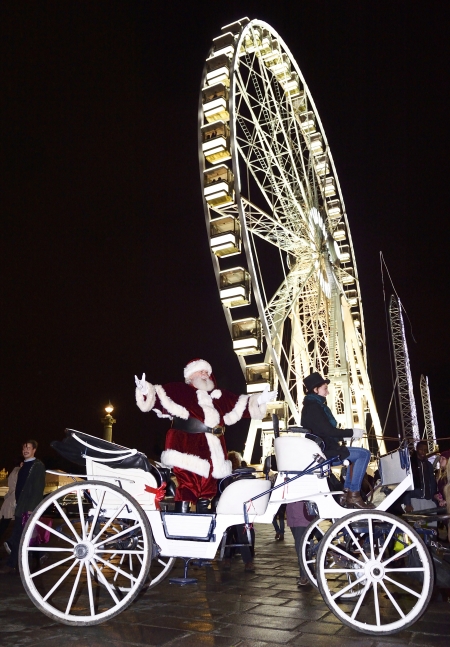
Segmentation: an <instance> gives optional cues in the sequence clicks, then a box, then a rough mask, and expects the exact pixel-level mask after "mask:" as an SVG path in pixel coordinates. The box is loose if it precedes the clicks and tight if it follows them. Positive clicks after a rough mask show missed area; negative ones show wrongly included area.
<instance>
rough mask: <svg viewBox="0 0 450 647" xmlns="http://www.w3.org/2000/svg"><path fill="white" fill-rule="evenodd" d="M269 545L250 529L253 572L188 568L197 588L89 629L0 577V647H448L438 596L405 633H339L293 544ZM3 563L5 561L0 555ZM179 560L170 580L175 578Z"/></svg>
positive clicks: (153, 597)
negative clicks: (49, 612) (304, 576)
mask: <svg viewBox="0 0 450 647" xmlns="http://www.w3.org/2000/svg"><path fill="white" fill-rule="evenodd" d="M286 530H287V533H286V535H285V537H286V539H285V541H284V542H276V541H275V540H274V531H273V529H272V526H269V525H268V526H257V528H256V532H257V535H256V553H257V554H256V559H255V565H256V572H255V573H244V567H243V564H242V561H241V560H240V559H238V558H235V559H233V564H232V569H231V571H223V570H222V566H221V564H220V562H214V563H213V565H212V566H209V567H203V568H197V569H195V568H192V569H190V572H189V574H190V575H191V576H195V577H197V578H198V584H195V585H192V586H188V587H179V586H177V585H174V584H169V581H168V579H167V580H165V581H164V582H162V583H161V584H160V585H159V586H157V587H156V588H155V589H152V590H150V591H147V592H146V593H145V594H144V595H142V597H140V598H138V599H137V600H136V601H135V602H134V603H133V604H132V605H131V607H129V608H128V609H127V610H126V611H124V612H123V613H122V614H120V615H119V616H117V617H116V618H114V619H113V620H111V621H109V622H106V623H105V624H102V625H98V626H95V627H68V626H65V625H62V624H58V623H55V622H53V621H52V620H51V619H50V618H48V617H47V616H45V615H43V614H42V613H41V612H40V611H39V610H38V609H37V608H36V607H35V606H34V605H33V604H32V602H31V601H30V600H29V598H28V596H27V595H26V593H25V592H24V590H23V588H22V584H21V581H20V578H19V577H18V576H15V575H2V576H0V577H1V579H0V645H1V646H3V645H5V646H6V645H8V647H16V646H22V645H23V646H26V647H35V646H36V647H125V646H130V645H133V646H141V647H144V646H145V647H150V646H164V647H169V646H170V647H268V646H269V645H292V646H303V645H304V646H305V647H322V646H323V647H341V646H342V645H345V646H347V645H351V646H355V647H394V646H396V647H400V646H402V645H430V646H431V645H433V646H434V647H441V646H442V647H444V645H445V646H447V645H449V635H450V605H449V604H448V603H447V602H443V601H442V598H441V597H440V595H439V594H438V593H436V594H435V595H434V596H433V599H432V601H431V603H430V605H429V608H428V610H427V611H426V613H425V615H424V616H423V617H422V618H421V619H420V620H419V621H418V622H417V623H416V624H415V625H414V626H413V627H411V628H410V629H408V630H406V631H402V632H400V633H398V634H395V635H394V636H386V637H385V638H384V639H380V638H378V639H375V638H372V637H371V636H366V635H364V634H360V633H358V632H356V631H354V630H351V629H349V628H348V627H345V626H343V625H342V624H341V623H340V622H339V621H338V620H337V618H335V616H334V615H332V614H331V613H330V612H329V611H328V608H327V606H326V605H325V603H324V602H323V600H322V598H321V596H320V594H319V592H318V591H316V590H315V589H313V588H312V587H304V588H302V589H299V588H298V587H297V585H296V578H297V575H298V570H297V564H296V555H295V551H294V544H293V539H292V536H291V534H290V531H289V529H286ZM3 557H4V555H3ZM181 567H182V563H181V561H180V560H178V562H177V565H176V567H175V569H174V570H173V571H172V573H171V574H170V575H171V576H172V577H173V576H174V575H175V576H180V575H181V574H182V568H181Z"/></svg>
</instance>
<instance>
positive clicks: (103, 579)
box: [91, 560, 120, 604]
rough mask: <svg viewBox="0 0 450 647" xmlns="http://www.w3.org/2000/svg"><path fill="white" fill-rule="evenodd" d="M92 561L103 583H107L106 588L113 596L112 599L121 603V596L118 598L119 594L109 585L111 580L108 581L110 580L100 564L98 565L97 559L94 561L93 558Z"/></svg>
mask: <svg viewBox="0 0 450 647" xmlns="http://www.w3.org/2000/svg"><path fill="white" fill-rule="evenodd" d="M91 563H92V565H93V567H94V568H95V570H96V571H97V574H98V577H99V579H100V580H101V582H103V584H104V585H105V588H106V590H107V591H108V593H109V594H110V596H111V597H112V599H113V600H114V602H115V603H116V604H119V603H120V601H119V598H118V597H117V595H116V594H115V593H114V591H113V589H112V588H111V586H110V585H109V582H108V580H107V579H106V577H105V576H104V575H103V573H102V571H101V570H100V569H99V568H98V566H97V564H96V563H95V561H94V560H92V562H91Z"/></svg>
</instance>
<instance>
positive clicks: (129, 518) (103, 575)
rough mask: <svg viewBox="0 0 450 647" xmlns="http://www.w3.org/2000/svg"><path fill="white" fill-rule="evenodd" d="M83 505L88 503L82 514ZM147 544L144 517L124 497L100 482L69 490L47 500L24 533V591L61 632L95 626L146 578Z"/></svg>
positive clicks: (121, 607)
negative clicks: (71, 508)
mask: <svg viewBox="0 0 450 647" xmlns="http://www.w3.org/2000/svg"><path fill="white" fill-rule="evenodd" d="M69 492H70V493H75V494H76V497H77V501H78V511H79V514H78V515H76V518H70V515H69V514H68V513H66V511H65V510H64V508H63V507H62V506H61V501H62V499H63V497H64V496H65V495H66V494H68V493H69ZM86 499H88V500H90V501H92V502H93V505H92V508H91V509H90V511H89V512H88V513H84V512H83V500H86ZM152 543H153V542H152V532H151V527H150V524H149V521H148V519H147V516H146V514H145V512H144V511H143V510H142V508H141V506H140V505H139V504H138V503H137V501H136V500H135V499H134V498H133V497H132V496H131V495H130V494H128V492H125V491H124V490H122V489H120V488H118V487H116V486H115V485H112V484H108V483H105V482H98V481H79V482H77V483H73V484H69V485H66V486H64V487H62V488H60V489H58V490H56V491H55V492H52V493H51V494H49V495H48V496H47V497H46V498H45V499H44V500H43V501H42V502H41V503H40V504H39V505H38V507H37V508H36V510H35V511H34V512H33V514H32V515H31V517H30V519H29V520H28V523H27V525H26V526H25V528H24V532H23V535H22V540H21V542H20V559H19V568H20V575H21V578H22V583H23V585H24V588H25V590H26V592H27V594H28V596H29V597H30V599H31V601H32V602H33V603H34V604H35V605H36V606H37V608H38V609H40V610H41V611H42V612H43V613H45V614H46V615H47V616H49V617H50V618H52V619H54V620H57V621H58V622H62V623H63V624H67V625H76V626H87V625H96V624H100V623H101V622H105V621H106V620H109V619H110V618H113V617H114V616H116V615H117V614H118V613H120V612H121V611H123V610H124V609H126V608H127V607H128V606H129V605H130V604H131V602H132V601H133V600H134V599H135V597H136V596H137V595H138V593H139V591H140V590H141V588H142V587H143V585H144V584H145V582H146V580H147V576H148V573H149V569H150V561H151V554H152ZM30 544H31V545H30ZM33 558H34V559H33ZM44 559H45V561H43V560H44ZM94 573H95V577H94V576H93V574H94ZM100 581H101V583H102V585H101V586H100V585H99V582H100ZM122 589H123V590H122Z"/></svg>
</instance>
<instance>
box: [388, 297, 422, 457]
mask: <svg viewBox="0 0 450 647" xmlns="http://www.w3.org/2000/svg"><path fill="white" fill-rule="evenodd" d="M389 318H390V321H391V334H392V346H393V348H394V358H395V371H396V375H397V391H398V400H399V405H400V417H401V424H402V432H403V437H404V438H405V439H406V440H407V442H408V447H409V449H410V450H413V449H414V448H415V446H416V444H417V442H418V441H419V440H420V433H419V424H418V422H417V410H416V402H415V400H414V390H413V383H412V377H411V368H410V365H409V355H408V346H407V344H406V337H405V327H404V325H403V317H402V304H401V303H400V299H398V300H397V299H396V298H395V297H394V296H393V295H392V296H391V301H390V304H389Z"/></svg>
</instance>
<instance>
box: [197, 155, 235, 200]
mask: <svg viewBox="0 0 450 647" xmlns="http://www.w3.org/2000/svg"><path fill="white" fill-rule="evenodd" d="M204 180H205V182H204V189H203V195H204V196H205V200H206V201H207V203H208V204H209V205H210V206H212V207H217V206H220V205H225V204H227V203H228V202H234V177H233V172H232V171H231V170H230V169H229V168H228V166H225V164H220V165H219V166H214V167H213V168H210V169H207V170H206V171H204Z"/></svg>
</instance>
